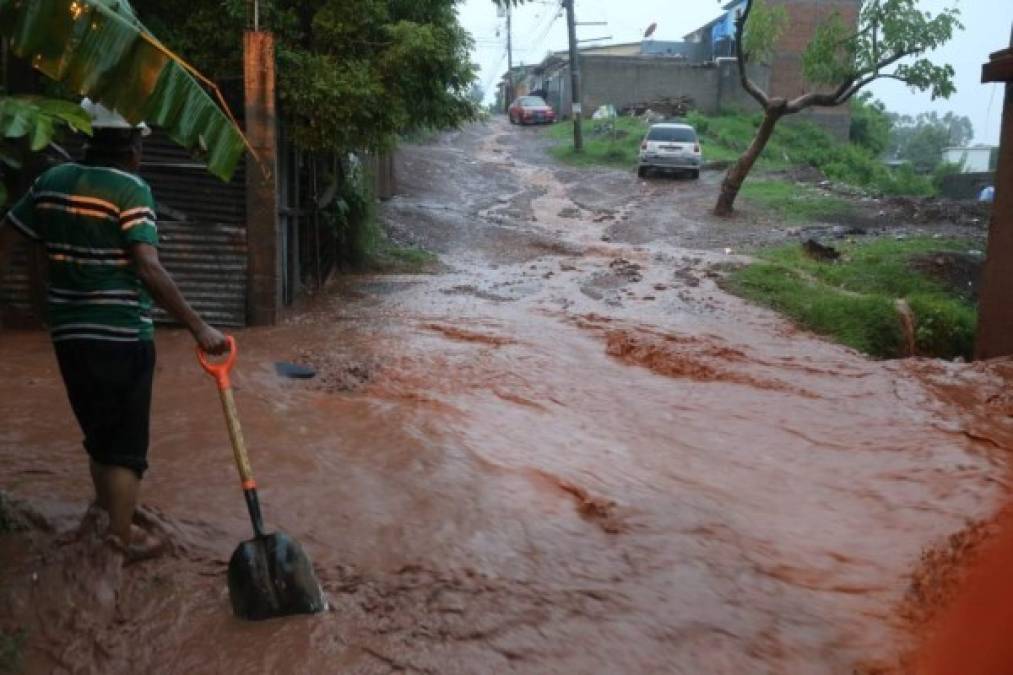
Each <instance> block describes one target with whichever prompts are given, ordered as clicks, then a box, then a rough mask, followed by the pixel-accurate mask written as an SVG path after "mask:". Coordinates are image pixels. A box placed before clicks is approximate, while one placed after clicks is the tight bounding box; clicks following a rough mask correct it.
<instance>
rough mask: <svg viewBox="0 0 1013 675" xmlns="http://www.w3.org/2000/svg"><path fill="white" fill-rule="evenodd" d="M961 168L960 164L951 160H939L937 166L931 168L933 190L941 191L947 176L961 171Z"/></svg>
mask: <svg viewBox="0 0 1013 675" xmlns="http://www.w3.org/2000/svg"><path fill="white" fill-rule="evenodd" d="M962 170H963V165H962V164H954V163H953V162H941V163H940V164H939V166H937V167H936V168H935V169H933V170H932V187H933V188H935V191H936V192H937V193H938V192H941V191H942V189H943V182H944V181H945V179H946V178H947V177H948V176H953V175H955V174H958V173H961V171H962Z"/></svg>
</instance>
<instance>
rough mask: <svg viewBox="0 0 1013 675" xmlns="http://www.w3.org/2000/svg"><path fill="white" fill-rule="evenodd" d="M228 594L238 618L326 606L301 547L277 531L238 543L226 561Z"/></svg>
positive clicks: (269, 616) (260, 617)
mask: <svg viewBox="0 0 1013 675" xmlns="http://www.w3.org/2000/svg"><path fill="white" fill-rule="evenodd" d="M229 597H230V598H231V599H232V610H233V612H235V615H236V616H237V617H239V618H241V619H247V620H250V621H261V620H263V619H272V618H275V617H279V616H289V615H291V614H316V613H317V612H322V611H324V610H325V609H327V601H326V600H325V599H324V592H323V589H322V588H321V587H320V582H319V581H318V580H317V575H316V574H315V573H314V572H313V566H312V564H311V563H310V559H309V557H308V556H307V555H306V552H305V551H303V549H302V546H300V545H299V543H298V542H297V541H295V540H294V539H292V538H291V537H289V536H288V535H286V534H284V533H281V532H276V533H274V534H267V535H264V536H261V537H256V538H254V539H250V540H249V541H244V542H243V543H241V544H240V545H239V546H238V547H237V548H236V550H235V552H234V553H233V554H232V559H231V560H229Z"/></svg>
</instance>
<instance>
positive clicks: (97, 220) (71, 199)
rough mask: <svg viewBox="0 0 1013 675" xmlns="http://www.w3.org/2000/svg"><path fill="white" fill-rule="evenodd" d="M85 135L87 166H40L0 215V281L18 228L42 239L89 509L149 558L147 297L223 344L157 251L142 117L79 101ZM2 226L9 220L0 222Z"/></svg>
mask: <svg viewBox="0 0 1013 675" xmlns="http://www.w3.org/2000/svg"><path fill="white" fill-rule="evenodd" d="M81 105H82V107H84V108H85V110H86V111H87V112H88V114H89V115H90V117H91V119H92V128H93V134H94V135H93V137H92V138H91V139H89V141H88V144H87V146H86V148H85V160H84V164H76V163H68V164H63V165H61V166H57V167H54V168H52V169H50V170H48V171H46V172H45V173H43V174H42V175H41V176H40V177H39V178H38V179H37V180H36V181H35V184H34V185H33V186H32V189H31V190H30V191H29V192H28V194H26V195H25V196H24V197H23V198H22V199H21V200H20V201H19V202H18V203H17V204H15V205H14V206H13V207H12V208H11V210H10V211H9V212H8V213H7V215H6V216H5V218H4V221H3V222H2V223H0V278H2V272H3V271H4V270H5V269H6V267H7V265H6V262H7V260H8V259H9V257H10V250H11V248H12V245H13V239H14V236H13V235H14V232H15V231H16V232H18V233H20V234H21V235H23V236H25V237H28V238H29V239H31V240H33V241H34V242H37V243H38V244H40V245H43V246H45V248H46V253H47V258H48V272H49V289H48V307H49V312H48V314H49V328H50V333H51V336H52V340H53V346H54V349H55V351H56V358H57V361H58V362H59V365H60V374H61V375H62V376H63V381H64V384H65V385H66V389H67V396H68V398H69V399H70V404H71V407H72V408H73V409H74V415H75V416H76V417H77V421H78V423H79V424H80V426H81V430H82V431H83V432H84V447H85V450H87V452H88V455H89V458H90V467H91V478H92V483H93V484H94V486H95V505H96V506H97V507H98V509H101V510H102V511H105V512H106V513H107V514H108V517H109V530H108V535H109V539H110V541H111V543H113V544H114V545H116V546H118V547H119V548H121V549H122V550H123V551H124V553H125V554H126V555H127V557H128V558H134V557H144V556H145V555H148V554H151V553H152V552H153V551H152V549H153V547H154V546H155V544H154V543H152V542H137V541H134V542H132V541H131V523H132V521H133V517H134V509H135V507H136V505H137V496H138V493H139V490H140V482H141V478H142V477H143V475H144V471H145V470H146V469H147V468H148V461H147V454H148V422H149V417H150V409H151V385H152V377H153V375H154V368H155V346H154V342H153V337H154V335H153V334H154V327H153V325H152V320H151V304H152V297H154V299H155V300H157V301H158V303H159V304H160V305H161V306H162V307H164V308H165V309H166V310H167V311H168V312H169V313H170V314H171V315H172V316H173V317H174V318H175V319H176V320H177V321H179V322H180V323H181V324H183V325H184V326H186V327H187V328H188V329H189V330H190V332H191V333H192V334H193V336H194V338H195V339H196V340H197V344H199V345H200V347H201V348H202V349H203V350H204V351H206V352H209V353H211V354H220V353H223V352H225V351H227V350H228V343H227V341H226V339H225V336H224V335H222V333H221V332H219V331H218V330H215V329H214V328H212V327H211V326H209V325H208V324H207V323H206V322H205V321H204V320H203V319H202V318H201V317H200V316H199V315H198V314H197V313H196V312H195V311H194V310H193V309H192V308H191V307H190V305H189V304H188V303H187V302H186V300H185V299H184V298H183V295H182V294H181V293H180V291H179V288H178V287H177V286H176V284H175V283H174V282H173V280H172V278H171V277H169V275H168V274H167V273H166V271H165V268H163V267H162V265H161V263H160V262H159V259H158V251H157V249H156V246H157V245H158V231H157V228H156V225H155V202H154V199H153V198H152V196H151V188H150V187H148V184H147V183H146V182H145V181H144V180H142V179H141V178H140V177H139V176H138V175H137V172H138V170H139V168H140V162H141V137H142V135H146V134H147V133H148V128H147V126H145V125H144V124H141V125H139V126H136V127H135V126H132V125H131V124H129V123H128V122H127V121H126V120H125V119H124V118H123V117H122V116H121V115H119V114H117V113H115V112H111V111H109V110H107V109H106V108H105V107H103V106H101V105H98V104H96V103H93V102H91V101H89V100H88V99H85V100H84V101H83V102H82V104H81ZM5 225H10V227H5Z"/></svg>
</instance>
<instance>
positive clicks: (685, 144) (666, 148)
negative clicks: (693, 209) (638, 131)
mask: <svg viewBox="0 0 1013 675" xmlns="http://www.w3.org/2000/svg"><path fill="white" fill-rule="evenodd" d="M702 163H703V153H702V152H701V151H700V139H699V138H698V137H697V135H696V129H694V128H693V127H691V126H690V125H688V124H683V123H681V122H679V123H677V122H662V123H659V124H652V125H651V128H650V129H648V130H647V135H646V136H644V141H643V143H641V144H640V164H639V165H638V167H637V175H638V176H640V177H641V178H646V177H647V174H648V173H649V172H650V171H651V169H658V170H660V171H688V172H689V175H690V176H691V177H693V178H699V177H700V165H701V164H702Z"/></svg>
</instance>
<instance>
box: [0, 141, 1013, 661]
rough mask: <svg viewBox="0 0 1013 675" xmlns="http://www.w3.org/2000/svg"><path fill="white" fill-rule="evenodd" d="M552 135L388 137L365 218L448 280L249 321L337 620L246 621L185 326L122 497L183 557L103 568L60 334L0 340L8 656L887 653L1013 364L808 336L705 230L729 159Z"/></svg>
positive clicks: (981, 450)
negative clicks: (395, 188) (568, 159)
mask: <svg viewBox="0 0 1013 675" xmlns="http://www.w3.org/2000/svg"><path fill="white" fill-rule="evenodd" d="M542 143H543V141H542V140H540V138H539V137H538V136H537V135H536V132H534V131H533V130H530V129H512V128H510V127H508V126H507V125H506V124H505V123H502V122H494V123H492V124H490V125H487V126H482V125H477V126H474V127H470V128H468V129H466V130H464V131H463V132H458V133H455V134H451V135H447V136H444V137H442V138H441V139H439V140H438V141H436V142H434V143H432V144H429V145H426V146H418V147H410V148H406V149H405V150H404V151H403V153H402V156H401V157H400V159H399V167H398V170H399V174H400V177H401V179H402V183H403V185H402V188H403V192H404V193H403V194H402V195H400V196H398V197H397V198H395V199H394V200H391V201H390V202H388V203H386V204H384V205H383V206H382V208H381V217H382V218H383V220H384V221H385V223H386V224H387V226H388V228H389V229H390V230H391V232H392V233H393V236H395V237H397V238H399V240H401V241H403V242H412V243H417V244H420V245H424V246H426V247H427V248H430V249H431V250H435V251H437V252H438V253H439V254H440V257H441V262H442V267H441V269H440V270H439V271H437V272H435V273H433V274H424V275H421V274H420V275H387V276H369V277H346V278H342V279H340V280H339V281H338V282H337V283H335V284H334V285H333V286H332V287H331V288H329V289H328V290H327V292H325V293H323V294H320V295H319V296H318V297H316V298H314V299H313V300H312V301H311V302H308V303H307V304H306V305H305V306H303V307H300V308H299V309H297V310H295V311H293V313H292V314H291V316H290V317H289V318H288V319H287V320H286V322H285V323H284V324H282V325H279V326H277V327H273V328H267V329H248V330H242V331H238V332H237V333H236V337H237V340H238V343H239V349H240V357H239V365H238V369H237V373H236V375H235V376H234V384H235V386H236V388H237V392H236V399H237V403H238V407H239V411H240V415H241V417H242V421H243V425H244V431H245V435H246V438H247V442H248V445H249V450H250V454H251V459H252V462H253V468H254V472H255V474H256V475H257V478H258V483H259V486H260V493H261V501H262V504H263V508H264V511H265V517H266V520H267V522H268V524H269V528H272V529H273V528H278V529H281V530H284V531H285V532H287V533H288V534H290V535H292V536H293V537H295V538H296V539H298V540H299V541H300V542H301V543H302V544H303V546H304V548H305V549H306V550H307V551H308V552H309V554H310V555H311V556H312V558H313V560H314V563H315V565H316V568H317V570H318V573H319V576H320V577H321V580H322V582H323V585H324V587H325V591H326V593H327V596H328V599H329V601H330V610H329V611H328V612H327V613H325V614H323V615H320V616H315V617H296V618H288V619H283V620H274V621H268V622H264V623H257V624H249V623H242V622H240V621H238V620H236V619H233V618H232V617H231V614H230V609H229V604H228V592H227V589H226V586H225V566H226V562H227V560H228V556H229V555H230V553H231V552H232V550H233V548H235V546H236V544H237V543H238V542H239V541H240V540H243V539H247V538H249V537H250V527H249V522H248V520H247V516H246V513H245V507H244V504H243V500H242V496H241V494H240V491H239V487H238V480H237V478H236V473H235V468H234V466H233V463H232V457H231V452H230V450H229V447H228V438H227V436H226V433H225V427H224V423H223V421H222V418H221V413H220V409H219V404H218V399H217V394H216V391H215V388H214V385H213V383H212V382H211V380H210V379H208V378H207V376H206V375H204V374H203V373H202V372H201V371H200V370H199V368H198V367H197V365H196V362H195V360H194V358H193V352H192V340H191V339H190V338H189V337H188V336H187V335H185V334H183V333H181V332H178V331H173V330H162V331H160V333H159V336H158V350H159V355H158V368H157V374H156V384H155V397H154V409H153V417H152V443H151V451H150V458H151V463H152V468H151V470H150V472H149V474H148V476H147V477H146V479H145V481H144V487H143V490H144V492H143V502H144V505H145V506H144V509H143V511H142V514H141V515H142V524H143V526H144V527H145V528H147V529H149V530H151V531H155V532H159V533H161V534H162V535H163V536H166V537H168V538H169V540H170V541H171V542H172V544H173V551H172V552H171V553H170V554H168V555H166V556H163V557H161V558H158V559H155V560H151V561H145V562H141V563H137V564H134V565H130V566H127V567H125V568H121V567H120V566H119V565H118V562H117V561H116V560H110V559H109V556H108V555H107V554H106V553H105V552H104V550H103V549H102V548H101V547H100V546H98V545H97V544H96V543H95V542H94V540H93V537H91V536H90V535H89V534H88V533H87V532H85V533H83V534H78V533H76V531H77V528H78V523H79V522H80V519H81V515H82V514H83V512H84V510H85V508H86V506H87V500H88V498H89V491H90V485H89V483H88V481H87V479H86V476H87V466H86V458H85V455H84V454H83V451H82V450H81V449H80V446H79V441H80V438H79V432H78V430H77V428H76V425H75V424H74V423H73V418H72V416H71V412H70V408H69V405H68V403H67V402H66V399H65V396H64V394H63V390H62V386H61V383H60V380H59V374H58V371H57V368H56V364H55V359H54V358H53V356H52V353H51V347H50V346H49V344H48V341H47V339H46V337H45V336H44V335H43V334H40V333H31V332H19V333H15V332H2V333H0V381H2V382H3V394H2V397H0V418H2V419H3V426H2V429H0V488H2V489H3V490H4V491H6V492H7V493H8V494H9V495H10V496H11V497H12V498H13V499H14V500H15V501H16V502H17V505H16V508H15V509H14V511H15V515H17V516H18V518H19V519H21V521H22V525H23V529H22V530H21V531H19V532H15V533H13V534H7V535H0V628H3V629H4V630H7V631H13V630H15V629H23V631H24V636H25V638H24V639H25V644H24V652H25V653H24V658H25V667H26V671H27V672H31V673H35V672H39V673H46V672H73V673H78V672H94V673H141V672H152V673H195V672H197V673H212V672H219V673H225V672H249V673H337V672H347V673H388V672H409V673H411V672H423V673H498V672H520V673H692V674H696V673H853V672H858V673H888V672H903V670H904V669H905V664H907V663H909V661H907V660H906V659H907V658H908V657H907V655H908V654H909V653H910V650H911V649H912V647H913V645H914V643H915V642H916V639H917V636H916V635H914V634H913V633H912V629H911V622H910V616H911V612H912V610H911V603H915V604H918V602H920V601H922V600H925V601H926V602H928V600H926V599H925V597H926V595H925V594H924V593H923V594H922V595H919V594H917V593H916V594H914V596H912V590H911V589H912V580H913V579H914V578H916V576H917V575H916V573H918V574H929V576H930V577H931V570H926V569H925V564H926V563H925V559H923V554H924V553H925V552H926V551H933V550H939V549H940V547H943V549H945V547H946V546H947V542H948V541H951V535H957V534H959V533H961V532H966V531H967V530H968V528H969V527H971V528H973V527H975V524H976V523H979V522H987V521H990V520H991V519H992V518H993V517H994V516H995V514H996V513H997V512H998V511H999V509H1000V507H1001V506H1002V504H1003V503H1004V501H1005V500H1006V498H1007V496H1008V467H1007V458H1008V451H1009V449H1010V447H1011V446H1013V424H1011V421H1010V420H1011V417H1010V415H1011V414H1013V401H1011V399H1010V398H1009V395H1008V385H1009V382H1010V379H1011V378H1013V367H1011V365H1010V364H1009V363H1008V362H994V363H989V364H973V365H964V364H953V363H944V362H938V361H929V360H919V359H910V360H905V361H896V362H873V361H869V360H867V359H865V358H864V357H862V356H861V355H858V354H856V353H854V352H852V351H850V350H848V349H846V348H843V347H839V346H836V345H833V344H830V343H828V342H825V341H823V340H820V339H819V338H817V337H814V336H812V335H810V334H808V333H805V332H801V331H799V330H797V329H794V328H793V327H792V326H791V325H790V324H789V323H787V322H786V321H784V320H782V319H780V318H778V317H777V316H776V315H775V314H773V313H771V312H768V311H766V310H762V309H758V308H755V307H752V306H750V305H748V304H746V303H744V302H742V301H740V300H738V299H736V298H734V297H731V296H729V295H727V294H725V293H723V292H722V291H721V290H720V289H719V288H718V286H717V283H716V281H717V279H716V277H717V276H719V275H720V271H719V270H720V265H721V264H727V263H729V262H735V261H736V260H739V258H737V257H736V256H735V253H734V252H733V253H732V255H730V256H729V255H725V254H724V253H723V252H713V251H714V250H715V249H717V250H718V251H720V249H721V246H720V243H721V242H720V239H721V237H722V236H723V235H722V228H729V227H731V226H729V225H727V224H722V223H715V222H713V221H712V220H711V219H710V217H709V216H708V215H707V213H706V207H707V206H708V205H709V201H710V200H711V199H712V198H713V194H714V188H715V186H716V183H717V180H718V176H717V175H712V174H706V173H705V174H704V176H703V177H702V178H701V180H700V182H698V183H697V182H691V181H679V180H667V181H653V182H649V183H645V182H643V181H638V180H637V179H636V178H635V176H634V175H633V174H632V173H628V172H618V171H598V172H589V173H584V174H578V173H577V172H574V171H569V170H560V169H558V168H555V167H552V166H551V165H549V164H548V163H546V162H545V161H544V160H543V159H541V156H542V153H541V147H540V145H541V144H542ZM715 266H718V267H715ZM715 270H718V271H715ZM276 361H294V362H298V363H303V364H307V365H310V366H312V367H314V368H315V369H316V370H317V371H318V376H317V377H316V378H315V379H313V380H306V381H293V380H283V379H281V378H279V377H278V376H277V375H276V373H275V370H274V362H276ZM943 557H945V556H943ZM932 560H935V558H930V559H929V563H931V562H932Z"/></svg>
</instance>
